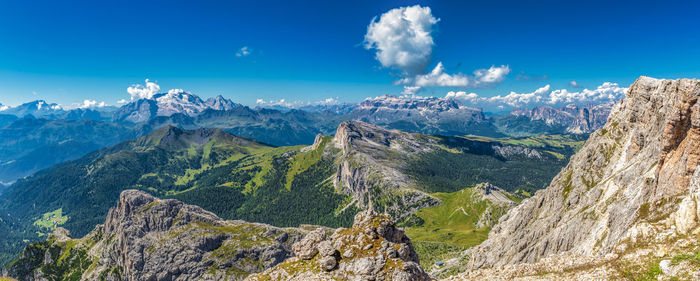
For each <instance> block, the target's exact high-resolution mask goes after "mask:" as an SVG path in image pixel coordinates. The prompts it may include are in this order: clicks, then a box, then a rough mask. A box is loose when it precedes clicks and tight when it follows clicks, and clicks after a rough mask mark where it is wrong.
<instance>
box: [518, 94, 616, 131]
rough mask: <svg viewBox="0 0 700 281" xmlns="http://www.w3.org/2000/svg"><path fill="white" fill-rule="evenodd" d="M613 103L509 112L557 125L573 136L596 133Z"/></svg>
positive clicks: (603, 123) (540, 107)
mask: <svg viewBox="0 0 700 281" xmlns="http://www.w3.org/2000/svg"><path fill="white" fill-rule="evenodd" d="M613 105H614V103H611V102H609V103H602V104H594V105H587V106H577V105H574V104H570V105H567V106H565V107H563V108H553V107H550V106H539V107H535V108H532V109H529V110H528V109H519V110H514V111H512V112H511V114H512V115H515V116H526V117H528V118H530V119H531V120H543V121H545V123H546V124H548V125H559V126H563V127H565V128H566V131H567V132H569V133H574V134H583V133H589V132H593V131H596V130H598V129H600V128H602V127H603V126H604V125H605V121H606V120H607V118H608V115H609V114H610V110H611V109H612V106H613Z"/></svg>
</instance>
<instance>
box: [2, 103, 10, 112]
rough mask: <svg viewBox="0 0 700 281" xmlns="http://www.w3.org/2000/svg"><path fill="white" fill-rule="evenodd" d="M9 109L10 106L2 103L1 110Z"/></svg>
mask: <svg viewBox="0 0 700 281" xmlns="http://www.w3.org/2000/svg"><path fill="white" fill-rule="evenodd" d="M8 109H10V107H9V106H7V105H2V104H0V111H5V110H8Z"/></svg>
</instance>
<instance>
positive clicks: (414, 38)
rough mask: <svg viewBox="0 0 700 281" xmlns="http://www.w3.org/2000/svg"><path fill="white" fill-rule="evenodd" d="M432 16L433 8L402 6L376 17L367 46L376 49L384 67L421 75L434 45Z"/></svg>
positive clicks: (371, 25)
mask: <svg viewBox="0 0 700 281" xmlns="http://www.w3.org/2000/svg"><path fill="white" fill-rule="evenodd" d="M438 21H439V19H437V18H435V17H433V15H432V13H431V11H430V7H421V6H419V5H416V6H411V7H400V8H396V9H392V10H389V11H388V12H386V13H384V14H382V15H381V16H380V17H379V19H378V20H377V18H376V17H375V18H374V19H372V22H370V24H369V26H368V27H367V34H365V42H364V43H365V48H366V49H368V50H370V49H376V58H377V60H378V61H379V62H380V63H381V64H382V66H384V67H393V68H398V69H401V70H403V71H404V72H406V73H407V74H410V75H415V74H420V73H423V72H424V71H425V69H426V68H427V67H428V64H430V61H431V57H432V53H433V46H434V45H435V43H434V42H433V37H432V34H431V33H432V32H433V26H434V25H435V24H436V23H437V22H438Z"/></svg>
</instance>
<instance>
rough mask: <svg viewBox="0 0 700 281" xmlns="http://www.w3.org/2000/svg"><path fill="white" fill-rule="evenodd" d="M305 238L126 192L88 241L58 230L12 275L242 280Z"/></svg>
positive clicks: (29, 250) (287, 230)
mask: <svg viewBox="0 0 700 281" xmlns="http://www.w3.org/2000/svg"><path fill="white" fill-rule="evenodd" d="M305 232H306V231H304V230H301V229H293V228H284V229H283V228H276V227H272V226H269V225H265V224H257V223H247V222H243V221H224V220H221V219H220V218H218V217H217V216H216V215H214V214H212V213H210V212H208V211H205V210H203V209H201V208H200V207H197V206H192V205H186V204H184V203H182V202H180V201H177V200H172V199H171V200H159V199H156V198H155V197H153V196H150V195H148V194H146V193H144V192H140V191H135V190H127V191H124V192H122V194H121V197H120V199H119V202H118V203H117V206H116V207H115V208H112V209H111V210H110V211H109V215H108V217H107V220H106V221H105V224H104V225H98V226H97V227H96V228H95V230H94V231H92V232H91V233H90V234H88V235H87V236H86V237H84V238H82V239H71V238H70V237H69V234H68V233H67V231H65V230H63V229H60V228H59V229H58V231H56V232H54V234H53V235H52V236H51V237H49V239H48V240H47V241H46V242H39V243H34V244H32V245H30V246H29V247H27V249H25V252H24V254H23V256H22V257H21V258H20V259H19V260H18V261H17V262H15V263H14V264H13V266H12V267H11V268H10V269H9V273H10V275H11V276H14V277H17V278H18V279H19V280H62V279H63V278H65V277H66V276H71V280H78V279H80V280H195V279H196V280H241V279H243V278H244V277H246V276H247V275H248V274H250V273H254V272H260V271H263V270H265V269H267V268H270V267H272V266H274V265H276V264H278V263H280V262H282V261H284V260H285V259H286V258H289V257H291V256H292V255H293V253H292V244H293V243H295V242H296V241H299V240H300V238H301V237H302V236H303V235H304V233H305Z"/></svg>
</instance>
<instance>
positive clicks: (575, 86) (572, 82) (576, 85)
mask: <svg viewBox="0 0 700 281" xmlns="http://www.w3.org/2000/svg"><path fill="white" fill-rule="evenodd" d="M569 86H571V87H573V88H581V85H579V84H578V82H576V81H569Z"/></svg>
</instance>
